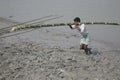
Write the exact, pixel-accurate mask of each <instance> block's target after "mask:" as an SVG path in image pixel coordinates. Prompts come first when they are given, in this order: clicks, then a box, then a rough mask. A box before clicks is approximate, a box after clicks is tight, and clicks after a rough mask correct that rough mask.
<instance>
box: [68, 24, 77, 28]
mask: <svg viewBox="0 0 120 80" xmlns="http://www.w3.org/2000/svg"><path fill="white" fill-rule="evenodd" d="M68 26H69V27H70V28H71V29H75V28H76V27H75V25H70V24H68Z"/></svg>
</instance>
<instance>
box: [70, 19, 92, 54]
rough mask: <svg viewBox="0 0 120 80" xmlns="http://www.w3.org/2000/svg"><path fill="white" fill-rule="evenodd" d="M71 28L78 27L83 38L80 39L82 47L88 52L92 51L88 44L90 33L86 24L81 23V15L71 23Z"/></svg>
mask: <svg viewBox="0 0 120 80" xmlns="http://www.w3.org/2000/svg"><path fill="white" fill-rule="evenodd" d="M69 27H70V28H71V29H77V30H78V31H79V32H80V34H81V36H82V38H81V40H80V49H82V50H84V51H85V53H86V54H90V53H91V49H90V48H88V45H89V43H90V35H89V33H88V31H87V29H86V27H85V24H81V20H80V18H79V17H76V18H75V19H74V23H73V24H72V25H69Z"/></svg>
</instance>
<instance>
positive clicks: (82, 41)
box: [80, 33, 90, 45]
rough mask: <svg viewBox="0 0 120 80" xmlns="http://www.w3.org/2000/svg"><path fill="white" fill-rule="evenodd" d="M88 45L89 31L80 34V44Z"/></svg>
mask: <svg viewBox="0 0 120 80" xmlns="http://www.w3.org/2000/svg"><path fill="white" fill-rule="evenodd" d="M83 44H85V45H89V44H90V35H89V33H87V34H85V35H82V39H80V45H83Z"/></svg>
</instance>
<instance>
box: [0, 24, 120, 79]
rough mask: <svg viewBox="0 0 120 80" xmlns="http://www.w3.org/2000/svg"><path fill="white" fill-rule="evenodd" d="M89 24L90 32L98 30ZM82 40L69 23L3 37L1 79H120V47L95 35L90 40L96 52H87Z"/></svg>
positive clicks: (0, 57)
mask: <svg viewBox="0 0 120 80" xmlns="http://www.w3.org/2000/svg"><path fill="white" fill-rule="evenodd" d="M89 28H90V29H89ZM89 28H88V29H89V31H90V33H91V32H92V33H95V32H93V31H91V30H96V29H95V28H92V27H89ZM102 28H104V27H102ZM116 32H117V31H116ZM98 33H99V32H98ZM10 34H13V33H10ZM10 34H6V35H10ZM91 36H92V38H94V37H95V35H93V34H91ZM108 38H109V37H108ZM79 40H80V35H79V33H78V32H77V31H76V30H75V31H74V30H70V29H69V27H67V26H65V27H56V28H55V27H48V28H40V29H37V30H33V31H31V32H28V33H24V34H20V35H15V36H11V37H7V38H4V39H1V41H0V44H1V46H0V79H1V80H119V79H120V76H119V75H120V67H119V66H120V54H119V53H120V50H119V47H117V48H114V49H113V48H112V47H111V46H110V45H111V43H110V42H109V41H108V43H106V42H104V43H103V42H101V41H98V40H97V39H95V38H94V39H93V40H92V44H91V47H92V48H93V49H92V52H93V54H91V55H85V54H84V51H81V50H79Z"/></svg>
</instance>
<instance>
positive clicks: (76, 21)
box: [74, 17, 81, 25]
mask: <svg viewBox="0 0 120 80" xmlns="http://www.w3.org/2000/svg"><path fill="white" fill-rule="evenodd" d="M80 22H81V20H80V18H79V17H76V18H75V19H74V24H75V25H79V24H80Z"/></svg>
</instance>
